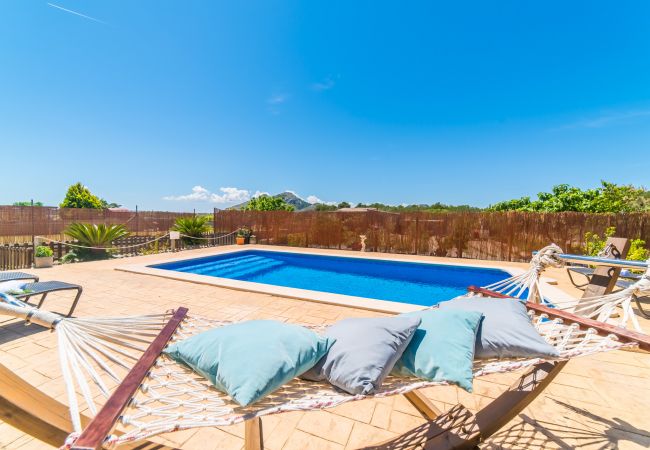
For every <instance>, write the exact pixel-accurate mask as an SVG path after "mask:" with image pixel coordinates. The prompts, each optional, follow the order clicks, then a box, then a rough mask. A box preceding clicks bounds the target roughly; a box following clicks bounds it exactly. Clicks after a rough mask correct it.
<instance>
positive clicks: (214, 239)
mask: <svg viewBox="0 0 650 450" xmlns="http://www.w3.org/2000/svg"><path fill="white" fill-rule="evenodd" d="M212 245H217V208H212Z"/></svg>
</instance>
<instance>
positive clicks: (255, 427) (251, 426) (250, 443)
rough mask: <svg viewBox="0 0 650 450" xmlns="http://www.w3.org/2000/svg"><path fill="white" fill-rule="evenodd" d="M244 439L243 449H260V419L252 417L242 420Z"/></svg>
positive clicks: (261, 437)
mask: <svg viewBox="0 0 650 450" xmlns="http://www.w3.org/2000/svg"><path fill="white" fill-rule="evenodd" d="M244 441H245V442H244V450H262V449H263V448H264V437H263V434H262V419H260V418H259V417H254V418H252V419H249V420H247V421H246V422H244Z"/></svg>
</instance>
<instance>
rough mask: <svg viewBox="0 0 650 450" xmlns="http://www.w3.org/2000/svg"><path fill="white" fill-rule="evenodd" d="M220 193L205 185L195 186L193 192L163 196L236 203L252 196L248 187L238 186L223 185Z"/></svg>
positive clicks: (169, 198) (172, 198)
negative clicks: (210, 189) (239, 187)
mask: <svg viewBox="0 0 650 450" xmlns="http://www.w3.org/2000/svg"><path fill="white" fill-rule="evenodd" d="M219 191H220V192H221V193H220V194H218V193H215V192H210V191H209V190H208V189H206V188H204V187H203V186H194V187H193V188H192V192H191V193H189V194H185V195H168V196H166V197H163V200H172V201H203V202H210V203H219V204H221V203H235V202H245V201H247V200H249V199H250V198H251V195H250V192H248V191H247V190H246V189H238V188H236V187H221V188H219Z"/></svg>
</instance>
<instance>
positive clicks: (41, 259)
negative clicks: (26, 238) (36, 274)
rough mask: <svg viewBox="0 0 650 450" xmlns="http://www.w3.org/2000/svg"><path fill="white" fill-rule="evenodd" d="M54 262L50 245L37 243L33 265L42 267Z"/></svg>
mask: <svg viewBox="0 0 650 450" xmlns="http://www.w3.org/2000/svg"><path fill="white" fill-rule="evenodd" d="M53 264H54V252H53V251H52V249H51V248H50V247H47V246H45V245H39V246H38V247H36V253H34V267H36V268H37V269H43V268H45V267H52V265H53Z"/></svg>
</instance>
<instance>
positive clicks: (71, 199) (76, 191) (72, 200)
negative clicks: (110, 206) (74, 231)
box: [59, 183, 104, 209]
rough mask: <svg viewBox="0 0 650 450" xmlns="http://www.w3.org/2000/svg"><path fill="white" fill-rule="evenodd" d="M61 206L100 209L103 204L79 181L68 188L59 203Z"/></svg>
mask: <svg viewBox="0 0 650 450" xmlns="http://www.w3.org/2000/svg"><path fill="white" fill-rule="evenodd" d="M59 206H60V207H61V208H91V209H102V208H103V207H104V205H103V204H102V200H101V199H100V198H99V197H97V196H96V195H94V194H93V193H92V192H90V189H88V188H87V187H86V186H84V185H83V184H81V183H76V184H73V185H72V186H70V187H69V188H68V192H66V194H65V198H64V199H63V202H61V204H60V205H59Z"/></svg>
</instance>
